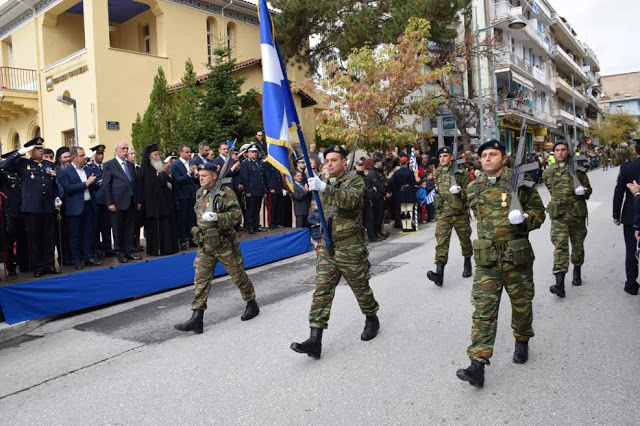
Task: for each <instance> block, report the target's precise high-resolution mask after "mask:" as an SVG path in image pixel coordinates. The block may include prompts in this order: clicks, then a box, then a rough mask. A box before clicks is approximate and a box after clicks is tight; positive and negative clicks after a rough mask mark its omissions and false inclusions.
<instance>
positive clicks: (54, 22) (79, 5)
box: [0, 0, 317, 153]
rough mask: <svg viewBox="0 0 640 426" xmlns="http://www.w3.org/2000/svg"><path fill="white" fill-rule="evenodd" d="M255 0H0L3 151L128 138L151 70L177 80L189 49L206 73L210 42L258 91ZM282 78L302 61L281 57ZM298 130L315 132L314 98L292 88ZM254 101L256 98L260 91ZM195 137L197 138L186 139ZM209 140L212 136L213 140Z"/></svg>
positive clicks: (295, 75)
mask: <svg viewBox="0 0 640 426" xmlns="http://www.w3.org/2000/svg"><path fill="white" fill-rule="evenodd" d="M257 16H258V15H257V9H256V5H255V4H253V3H250V2H246V1H243V0H233V1H231V0H137V1H134V0H118V1H106V0H83V1H80V2H79V1H78V0H20V1H18V0H8V1H6V2H4V3H3V4H1V5H0V42H1V43H0V49H1V55H0V60H1V64H0V66H1V68H0V144H1V147H2V151H3V152H7V151H9V150H13V149H16V148H17V147H18V146H20V144H22V143H24V142H25V141H27V140H29V139H31V138H33V137H35V136H37V135H41V136H42V137H43V138H44V139H45V146H47V147H49V148H52V149H56V148H57V147H60V146H63V145H68V146H71V145H73V144H74V143H75V132H74V116H73V115H74V111H73V106H71V105H68V104H65V103H63V102H60V101H59V100H58V98H59V97H60V96H66V97H68V98H72V99H74V100H75V101H76V108H77V111H76V113H77V127H78V144H79V145H80V146H83V147H85V148H86V147H89V146H93V145H95V144H98V143H102V144H105V145H106V146H107V150H108V152H109V153H111V152H113V146H114V143H115V142H116V141H119V140H126V141H129V140H130V139H131V130H132V125H133V123H134V121H135V118H136V114H138V113H140V114H141V115H142V113H144V111H145V109H146V107H147V105H148V102H149V94H150V93H151V89H152V86H153V77H154V76H155V75H156V73H157V71H158V67H162V68H163V70H164V72H165V75H166V78H167V81H168V82H169V88H170V89H171V88H174V89H175V88H176V86H177V83H178V82H179V81H180V78H181V77H182V75H183V73H184V66H185V62H186V61H187V60H188V59H191V61H192V62H193V64H194V67H195V71H196V73H197V74H199V79H204V78H206V74H207V64H208V63H209V62H210V61H211V56H212V49H213V48H214V47H216V46H217V45H218V43H226V44H227V45H228V46H229V47H231V48H232V52H233V56H234V58H235V59H236V60H237V67H236V71H235V72H237V73H238V74H239V75H242V76H243V77H245V78H246V81H245V83H244V87H243V89H244V90H248V89H250V88H255V89H256V90H258V92H261V91H262V69H261V61H260V57H261V53H260V34H259V22H258V18H257ZM288 73H289V79H290V80H292V81H301V80H302V79H304V77H305V76H304V70H301V69H300V68H299V67H297V66H296V67H289V69H288ZM294 100H295V102H296V106H297V108H298V111H299V115H300V119H301V121H302V122H303V123H302V127H303V131H304V132H305V136H306V137H307V138H309V140H313V137H314V130H315V121H314V117H315V113H316V112H317V111H315V104H316V102H315V101H314V100H313V99H312V98H311V97H310V96H309V95H306V94H304V93H299V94H296V95H294ZM256 101H257V102H258V103H259V104H261V103H262V102H261V101H262V99H261V97H260V96H258V99H256ZM185 142H186V143H190V144H197V143H198V142H199V141H185ZM213 142H215V141H213Z"/></svg>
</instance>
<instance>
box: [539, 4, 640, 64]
mask: <svg viewBox="0 0 640 426" xmlns="http://www.w3.org/2000/svg"><path fill="white" fill-rule="evenodd" d="M549 1H550V3H551V5H552V6H553V7H554V9H555V10H556V12H558V14H559V15H561V16H564V17H565V19H566V20H567V21H569V23H570V24H571V26H572V27H573V29H574V30H575V31H576V33H577V34H578V39H579V40H581V41H583V42H585V43H587V44H588V45H589V46H590V47H591V49H593V51H594V52H595V53H596V56H597V57H598V60H599V61H600V74H601V75H611V74H621V73H626V72H632V71H640V0H549Z"/></svg>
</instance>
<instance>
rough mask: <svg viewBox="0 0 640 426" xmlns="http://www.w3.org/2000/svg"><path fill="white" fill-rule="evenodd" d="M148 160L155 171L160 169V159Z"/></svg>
mask: <svg viewBox="0 0 640 426" xmlns="http://www.w3.org/2000/svg"><path fill="white" fill-rule="evenodd" d="M149 161H150V162H151V165H152V166H153V168H154V169H156V171H157V172H161V171H162V160H160V159H159V158H158V159H156V160H149Z"/></svg>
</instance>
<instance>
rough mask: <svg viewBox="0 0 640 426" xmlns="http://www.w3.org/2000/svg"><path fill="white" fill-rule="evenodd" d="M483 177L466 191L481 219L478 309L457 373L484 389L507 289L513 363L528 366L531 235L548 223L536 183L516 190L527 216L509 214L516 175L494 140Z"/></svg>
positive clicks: (474, 299) (474, 294)
mask: <svg viewBox="0 0 640 426" xmlns="http://www.w3.org/2000/svg"><path fill="white" fill-rule="evenodd" d="M478 155H479V156H480V159H481V163H482V171H483V173H481V174H480V176H479V177H478V178H477V179H476V180H475V181H473V182H471V183H470V184H469V186H468V187H467V196H468V197H469V207H471V209H472V210H473V213H474V215H475V217H476V218H477V227H478V239H477V240H474V241H473V252H474V253H473V257H474V259H475V261H476V273H475V277H474V279H473V287H472V291H471V303H472V304H473V307H474V308H475V310H474V312H473V324H472V327H471V345H470V346H469V347H468V348H467V355H468V356H469V358H470V359H471V365H470V366H469V367H467V368H463V369H460V370H458V371H457V373H456V375H457V376H458V378H459V379H460V380H464V381H467V382H469V384H470V385H472V386H475V387H483V386H484V367H485V365H488V364H489V359H490V358H491V356H492V355H493V344H494V342H495V339H496V329H497V325H498V309H499V308H500V298H501V296H502V289H503V288H504V289H505V290H506V291H507V294H508V295H509V298H510V299H511V310H512V312H511V328H512V329H513V335H514V337H515V339H516V343H515V351H514V354H513V362H514V363H516V364H524V363H525V362H527V360H528V357H529V355H528V353H529V352H528V351H529V339H530V338H531V337H533V328H532V324H533V308H532V301H533V295H534V284H533V259H534V254H533V249H532V247H531V244H530V243H529V237H528V236H529V232H530V231H532V230H534V229H538V228H540V226H541V225H542V223H543V222H544V219H545V212H544V204H542V200H541V199H540V195H539V194H538V191H537V190H536V187H535V183H534V182H532V181H525V182H524V183H523V184H522V185H521V186H520V188H519V189H518V199H519V201H520V203H521V205H522V208H523V210H524V211H520V210H519V209H517V208H514V209H513V210H511V211H510V209H509V205H510V197H511V196H512V195H511V194H510V192H509V184H510V181H511V176H512V171H511V170H509V169H506V168H505V165H506V163H507V161H508V157H507V155H505V146H504V144H503V143H502V142H499V141H497V140H495V139H494V140H491V141H489V142H485V143H484V144H482V145H481V146H480V148H479V149H478Z"/></svg>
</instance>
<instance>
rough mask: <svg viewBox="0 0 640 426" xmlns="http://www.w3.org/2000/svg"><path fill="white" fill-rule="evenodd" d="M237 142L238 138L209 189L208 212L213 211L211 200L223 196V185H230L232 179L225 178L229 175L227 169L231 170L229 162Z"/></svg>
mask: <svg viewBox="0 0 640 426" xmlns="http://www.w3.org/2000/svg"><path fill="white" fill-rule="evenodd" d="M237 140H238V138H236V139H235V140H234V141H233V148H231V149H230V150H229V155H227V158H226V160H224V164H223V165H222V168H220V171H219V172H218V179H216V183H214V184H213V187H212V188H211V192H210V193H209V200H210V203H209V207H208V209H209V211H213V204H214V203H213V199H214V198H215V197H216V196H217V195H223V194H224V191H222V186H223V185H231V182H232V179H231V178H230V177H229V178H228V177H227V174H228V173H229V168H231V160H232V158H231V157H232V156H233V155H232V154H233V151H234V150H235V149H236V141H237Z"/></svg>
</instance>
